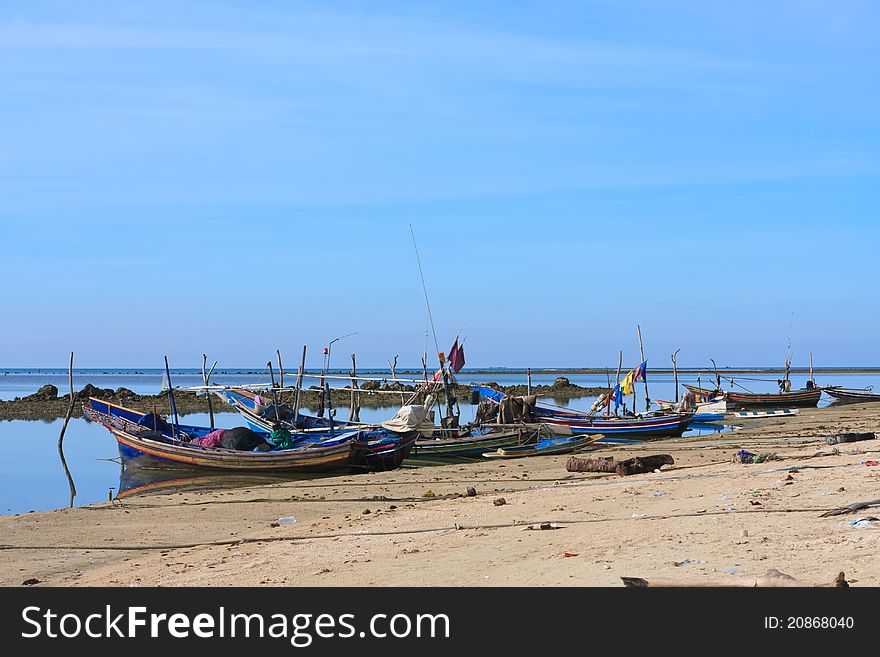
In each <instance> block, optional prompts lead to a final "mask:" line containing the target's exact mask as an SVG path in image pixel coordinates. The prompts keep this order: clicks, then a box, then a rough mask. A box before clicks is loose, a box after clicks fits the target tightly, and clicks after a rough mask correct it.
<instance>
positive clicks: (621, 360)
mask: <svg viewBox="0 0 880 657" xmlns="http://www.w3.org/2000/svg"><path fill="white" fill-rule="evenodd" d="M622 367H623V351H622V350H621V352H620V356H619V357H618V359H617V387H618V388H619V387H620V370H621V368H622ZM614 414H615V415H618V412H617V404H615V405H614Z"/></svg>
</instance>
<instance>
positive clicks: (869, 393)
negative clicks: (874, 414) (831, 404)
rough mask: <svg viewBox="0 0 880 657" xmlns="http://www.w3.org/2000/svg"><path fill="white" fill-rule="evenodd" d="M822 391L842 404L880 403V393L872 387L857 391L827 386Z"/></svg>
mask: <svg viewBox="0 0 880 657" xmlns="http://www.w3.org/2000/svg"><path fill="white" fill-rule="evenodd" d="M822 390H824V391H825V393H826V394H828V395H831V396H832V397H834V399H836V400H837V401H838V402H841V403H855V402H880V392H874V391H873V390H872V389H871V388H870V387H867V388H862V389H855V388H841V387H839V386H826V387H824V388H822Z"/></svg>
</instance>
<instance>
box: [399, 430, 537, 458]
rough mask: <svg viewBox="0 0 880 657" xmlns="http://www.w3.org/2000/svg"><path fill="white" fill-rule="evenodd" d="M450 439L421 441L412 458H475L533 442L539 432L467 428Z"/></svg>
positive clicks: (425, 439) (417, 442)
mask: <svg viewBox="0 0 880 657" xmlns="http://www.w3.org/2000/svg"><path fill="white" fill-rule="evenodd" d="M463 429H464V432H463V433H461V434H459V435H455V436H453V437H451V438H420V439H419V440H417V441H416V443H415V445H414V446H413V448H412V452H411V455H412V458H414V459H424V458H434V457H473V456H482V455H483V453H484V452H486V451H487V450H495V449H502V448H510V447H518V446H522V445H528V444H530V443H532V442H534V440H535V438H536V436H537V434H538V429H537V428H534V429H530V428H528V427H525V426H523V427H515V428H509V429H502V428H483V427H477V426H473V427H466V428H463Z"/></svg>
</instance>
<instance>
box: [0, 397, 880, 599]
mask: <svg viewBox="0 0 880 657" xmlns="http://www.w3.org/2000/svg"><path fill="white" fill-rule="evenodd" d="M737 424H739V425H741V426H742V427H743V428H742V429H741V430H738V431H735V432H732V433H726V434H717V435H714V436H712V437H709V438H707V437H698V438H689V439H676V440H663V441H657V442H652V443H644V444H640V445H636V446H633V445H628V446H625V447H618V448H612V447H605V448H602V449H600V450H591V451H590V452H589V455H591V456H592V455H600V456H609V455H613V456H614V457H615V458H616V459H623V458H628V457H630V456H638V455H644V454H659V453H665V454H671V455H672V456H673V458H674V459H675V464H674V465H672V466H669V465H667V466H664V467H663V469H662V470H661V471H660V472H654V473H648V474H642V475H634V476H629V477H619V476H617V475H616V474H594V473H570V472H567V471H566V468H565V463H566V461H567V460H568V457H567V456H558V457H538V458H527V459H520V460H512V461H504V462H498V461H492V462H489V461H480V462H471V463H456V464H452V465H440V466H435V467H420V468H405V469H401V470H397V471H394V472H385V473H377V474H368V475H349V476H338V477H332V478H324V479H313V480H306V481H287V482H283V483H276V484H270V485H258V486H249V487H243V488H238V489H228V490H192V491H185V492H175V493H171V494H167V493H166V494H163V493H162V492H161V491H157V492H155V493H153V494H150V493H148V492H145V493H143V494H139V495H132V496H129V497H127V498H125V499H123V500H116V501H114V502H107V503H103V504H98V505H93V506H89V507H82V508H75V509H66V510H58V511H50V512H39V513H29V514H22V515H18V516H4V517H2V518H0V533H2V537H3V538H2V539H0V543H2V546H0V584H3V585H5V586H18V585H22V584H23V583H25V582H27V581H31V582H33V580H38V582H37V583H32V585H36V586H43V585H55V586H138V585H140V586H180V585H195V586H231V585H259V584H264V585H285V586H303V585H317V586H342V585H345V586H364V585H375V586H382V585H402V586H424V585H428V586H438V585H452V586H482V585H493V586H497V585H500V586H512V585H526V586H538V585H542V586H543V585H577V586H593V585H601V586H620V585H621V579H620V578H621V577H646V576H650V577H655V578H656V577H659V578H676V579H685V580H688V581H693V582H695V583H698V582H700V581H707V580H710V579H711V580H717V579H719V578H721V579H724V578H729V579H730V580H731V581H733V580H735V579H737V578H745V577H757V576H760V575H763V574H764V573H765V572H767V571H768V570H770V569H773V568H775V569H778V570H780V571H782V572H784V573H787V574H789V575H791V576H793V577H795V578H796V579H797V580H799V581H801V582H804V583H807V584H817V583H823V582H829V581H831V580H832V579H834V577H835V576H836V575H837V573H838V572H840V571H843V572H845V573H846V578H847V580H848V581H849V582H850V584H851V585H853V586H878V585H880V564H878V563H877V559H876V553H877V548H878V541H880V522H872V521H867V522H863V523H861V526H859V525H851V524H849V523H851V522H852V521H853V520H855V519H856V518H859V517H862V516H872V515H880V509H877V508H873V509H872V508H869V509H864V510H862V511H857V512H855V513H848V514H844V515H838V516H833V517H820V516H821V514H822V513H823V512H824V511H827V510H829V509H833V508H836V507H842V506H845V505H848V504H851V503H854V502H860V501H867V500H874V499H877V498H878V497H880V495H878V491H880V467H875V466H872V465H868V464H866V463H865V462H866V461H871V460H872V459H877V458H878V457H880V440H877V439H875V440H869V441H864V442H856V443H846V444H840V445H828V444H826V442H825V438H826V437H827V436H829V435H831V434H836V433H840V432H847V431H877V430H880V405H873V406H871V405H848V406H833V407H829V408H822V409H807V410H801V411H800V413H799V414H798V415H797V416H794V417H790V418H786V419H768V420H752V421H748V420H744V421H739V422H737ZM739 449H746V450H748V451H750V452H752V453H755V454H775V455H776V457H777V459H776V460H769V461H766V462H762V463H753V464H742V463H738V462H735V461H734V459H733V456H734V454H735V452H737V450H739ZM468 486H472V487H474V488H475V489H476V492H477V495H476V496H474V497H467V496H465V491H466V489H467V487H468ZM502 498H503V500H504V503H501V502H500V500H501V499H502ZM291 519H293V520H291ZM542 522H551V523H554V524H555V526H558V528H556V529H545V530H541V529H537V528H536V529H531V530H530V529H527V528H526V527H527V526H529V525H539V524H540V523H542Z"/></svg>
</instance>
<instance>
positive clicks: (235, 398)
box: [216, 389, 419, 471]
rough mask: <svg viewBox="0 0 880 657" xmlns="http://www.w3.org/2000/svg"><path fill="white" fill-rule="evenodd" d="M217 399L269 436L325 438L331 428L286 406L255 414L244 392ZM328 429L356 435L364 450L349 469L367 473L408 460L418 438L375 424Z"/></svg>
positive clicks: (340, 423) (337, 423)
mask: <svg viewBox="0 0 880 657" xmlns="http://www.w3.org/2000/svg"><path fill="white" fill-rule="evenodd" d="M216 392H217V394H218V396H220V397H221V399H223V400H224V401H226V402H227V403H228V404H229V405H230V406H232V407H233V408H235V409H236V410H237V411H238V412H239V413H240V414H241V416H242V417H243V418H244V419H245V421H246V422H247V424H248V426H249V427H250V428H251V429H253V430H254V431H263V432H266V433H271V432H272V431H273V430H274V428H275V426H276V425H278V424H280V425H281V426H282V427H284V428H286V429H288V430H290V431H291V432H295V433H296V435H306V436H308V435H317V436H322V435H327V432H328V430H330V429H331V428H332V427H331V421H330V419H329V418H320V417H314V416H311V415H304V414H302V413H297V414H296V420H294V418H293V412H292V409H291V407H290V406H289V405H288V404H279V405H278V406H277V409H276V408H275V407H269V408H268V409H267V410H266V412H263V413H260V412H258V410H257V409H258V403H257V395H256V394H255V393H253V392H251V391H248V390H241V389H221V390H218V391H216ZM332 426H335V427H337V428H338V429H341V430H343V431H351V430H356V431H358V432H359V433H360V436H361V440H363V441H364V442H365V443H366V449H365V451H364V453H363V454H362V457H361V461H360V462H359V463H354V464H353V466H354V467H357V468H361V469H366V470H371V471H383V470H394V469H396V468H398V467H400V464H401V463H403V461H404V460H405V459H406V458H408V457H409V455H410V452H411V451H412V448H413V445H415V443H416V440H417V439H418V437H419V433H418V431H415V430H412V431H391V430H389V429H385V428H383V427H381V426H379V425H375V424H363V423H360V422H346V421H337V420H333V421H332Z"/></svg>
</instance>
